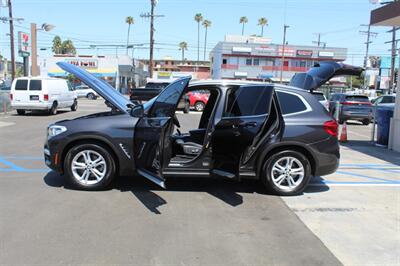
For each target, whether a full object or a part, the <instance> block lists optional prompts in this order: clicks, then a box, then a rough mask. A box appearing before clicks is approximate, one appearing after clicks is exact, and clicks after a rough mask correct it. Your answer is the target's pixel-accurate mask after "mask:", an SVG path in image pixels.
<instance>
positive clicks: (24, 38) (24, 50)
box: [18, 31, 30, 57]
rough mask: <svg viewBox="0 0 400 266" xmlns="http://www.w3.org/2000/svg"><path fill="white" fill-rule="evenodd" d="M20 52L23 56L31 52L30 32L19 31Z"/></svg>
mask: <svg viewBox="0 0 400 266" xmlns="http://www.w3.org/2000/svg"><path fill="white" fill-rule="evenodd" d="M18 53H19V55H20V56H22V57H28V56H29V55H30V53H29V34H28V33H25V32H22V31H19V32H18Z"/></svg>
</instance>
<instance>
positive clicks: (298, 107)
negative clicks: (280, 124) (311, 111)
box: [277, 91, 307, 115]
mask: <svg viewBox="0 0 400 266" xmlns="http://www.w3.org/2000/svg"><path fill="white" fill-rule="evenodd" d="M277 96H278V100H279V104H280V106H281V110H282V114H284V115H286V114H293V113H298V112H303V111H306V110H307V106H306V105H305V104H304V102H303V101H302V100H301V99H300V97H299V96H297V95H295V94H291V93H287V92H282V91H277Z"/></svg>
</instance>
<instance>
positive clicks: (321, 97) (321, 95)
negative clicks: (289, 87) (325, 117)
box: [312, 93, 326, 101]
mask: <svg viewBox="0 0 400 266" xmlns="http://www.w3.org/2000/svg"><path fill="white" fill-rule="evenodd" d="M312 95H314V97H315V98H316V99H317V100H318V101H325V100H326V99H325V96H324V95H323V94H322V93H313V94H312Z"/></svg>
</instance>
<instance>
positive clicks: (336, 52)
mask: <svg viewBox="0 0 400 266" xmlns="http://www.w3.org/2000/svg"><path fill="white" fill-rule="evenodd" d="M283 55H284V60H283V62H282V56H283ZM346 57H347V49H346V48H335V47H317V46H305V45H285V47H283V46H282V45H280V44H272V43H271V39H269V38H261V37H254V36H236V35H227V36H225V40H224V41H223V42H219V43H218V44H217V45H216V46H215V47H214V49H213V50H212V51H211V54H210V59H211V77H212V78H213V79H248V80H271V81H279V80H280V74H281V71H282V79H283V81H286V82H288V81H289V80H290V78H291V77H292V76H293V75H294V74H295V73H297V72H306V71H307V70H308V69H309V68H310V67H312V66H313V65H314V64H315V63H317V62H320V61H338V62H341V61H344V60H346Z"/></svg>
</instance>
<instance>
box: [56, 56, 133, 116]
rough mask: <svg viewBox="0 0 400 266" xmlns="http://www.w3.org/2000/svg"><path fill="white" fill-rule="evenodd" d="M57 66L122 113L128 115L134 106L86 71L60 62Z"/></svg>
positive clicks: (108, 85)
mask: <svg viewBox="0 0 400 266" xmlns="http://www.w3.org/2000/svg"><path fill="white" fill-rule="evenodd" d="M57 65H58V66H59V67H60V68H62V69H63V70H65V71H67V72H68V73H71V74H73V75H75V76H76V77H77V78H78V79H80V80H81V81H82V82H83V83H85V84H86V85H88V86H89V87H90V88H91V89H93V90H94V91H96V92H97V93H98V94H99V95H100V96H101V97H103V98H104V99H105V100H106V101H107V102H109V103H110V104H111V105H112V106H113V107H115V108H116V109H118V110H120V111H121V112H124V113H128V109H129V107H128V106H129V105H133V104H132V102H131V101H130V100H129V99H127V98H125V96H124V95H122V94H121V93H120V92H119V91H117V90H116V89H114V88H113V87H111V86H110V84H108V83H107V82H105V81H104V80H101V79H99V78H97V77H95V76H94V75H93V74H91V73H89V72H87V71H86V70H84V69H82V68H80V67H77V66H74V65H72V64H69V63H66V62H58V63H57Z"/></svg>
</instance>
